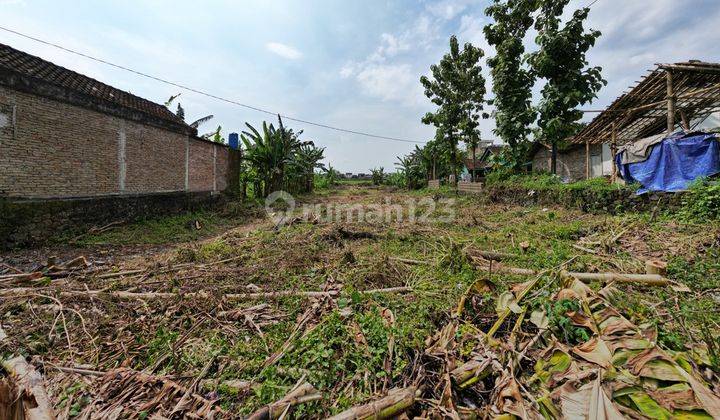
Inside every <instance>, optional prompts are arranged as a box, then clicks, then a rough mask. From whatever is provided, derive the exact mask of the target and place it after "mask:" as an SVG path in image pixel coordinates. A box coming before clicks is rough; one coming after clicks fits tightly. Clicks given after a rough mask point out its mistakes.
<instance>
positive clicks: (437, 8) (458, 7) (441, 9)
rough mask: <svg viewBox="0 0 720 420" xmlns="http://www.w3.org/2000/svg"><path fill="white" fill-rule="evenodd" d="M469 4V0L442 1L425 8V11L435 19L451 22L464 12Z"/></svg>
mask: <svg viewBox="0 0 720 420" xmlns="http://www.w3.org/2000/svg"><path fill="white" fill-rule="evenodd" d="M470 3H472V1H471V0H442V1H437V2H434V3H432V4H430V5H428V6H426V9H427V11H428V12H430V14H432V15H433V16H435V17H438V18H440V19H444V20H451V19H453V18H455V17H456V16H457V15H459V14H460V13H462V12H463V11H465V9H467V7H468V6H469V5H470Z"/></svg>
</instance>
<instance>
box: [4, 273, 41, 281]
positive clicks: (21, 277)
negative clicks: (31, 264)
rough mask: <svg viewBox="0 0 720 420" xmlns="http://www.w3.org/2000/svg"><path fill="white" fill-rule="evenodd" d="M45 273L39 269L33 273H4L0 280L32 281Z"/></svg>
mask: <svg viewBox="0 0 720 420" xmlns="http://www.w3.org/2000/svg"><path fill="white" fill-rule="evenodd" d="M42 276H43V274H42V273H41V272H39V271H35V272H33V273H18V274H3V275H0V281H8V280H17V281H31V280H37V279H39V278H42Z"/></svg>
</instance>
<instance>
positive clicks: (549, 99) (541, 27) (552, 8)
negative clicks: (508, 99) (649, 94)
mask: <svg viewBox="0 0 720 420" xmlns="http://www.w3.org/2000/svg"><path fill="white" fill-rule="evenodd" d="M569 2H570V0H540V1H539V6H540V8H539V14H538V17H537V18H536V20H535V29H536V30H537V31H538V36H537V38H536V41H535V42H536V43H537V45H538V50H537V51H533V52H531V53H529V54H528V55H527V60H528V63H529V64H530V68H531V69H532V72H533V73H534V74H535V75H536V76H537V77H538V78H539V79H543V80H544V81H545V85H544V86H543V88H542V91H541V94H542V98H541V99H540V103H539V104H538V105H537V113H538V121H537V125H538V130H537V132H536V135H535V138H536V139H538V140H542V141H545V142H547V143H549V144H550V145H551V146H552V156H551V163H550V167H551V172H552V173H556V172H555V169H556V168H555V166H556V161H557V150H558V144H559V143H560V142H561V141H563V140H565V139H567V138H568V137H570V136H572V135H573V134H575V133H576V132H577V130H578V128H579V125H578V121H580V119H581V118H582V116H583V113H582V111H580V110H578V108H579V107H580V106H583V105H585V104H587V103H589V102H591V101H592V100H593V99H594V98H596V97H597V92H598V91H599V90H600V88H601V87H602V86H604V85H605V84H607V82H606V81H605V80H604V79H603V78H602V75H601V74H600V72H601V70H602V69H601V68H600V67H587V66H588V61H587V58H586V54H587V52H588V51H589V50H590V48H592V47H593V45H595V41H596V40H597V38H598V37H600V31H596V30H589V31H585V28H584V23H585V20H586V19H587V17H588V14H589V13H590V8H588V7H585V8H582V9H578V10H576V11H575V12H574V13H573V14H572V17H571V18H570V19H569V20H568V21H567V22H564V25H563V19H562V16H563V13H564V12H565V7H566V6H567V4H568V3H569Z"/></svg>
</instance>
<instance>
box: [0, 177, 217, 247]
mask: <svg viewBox="0 0 720 420" xmlns="http://www.w3.org/2000/svg"><path fill="white" fill-rule="evenodd" d="M223 197H224V196H223V195H218V194H212V193H211V192H209V191H203V192H195V193H186V192H184V191H181V192H170V193H154V194H125V195H113V196H104V197H92V198H81V199H77V198H76V199H43V200H8V199H2V198H0V250H2V249H11V248H16V247H27V246H33V245H41V244H44V243H46V242H48V241H49V240H51V239H53V238H54V239H57V237H58V235H60V234H65V235H69V236H70V237H72V235H75V234H79V233H82V232H87V230H88V229H89V228H90V227H93V226H104V225H106V224H108V223H110V222H129V221H133V220H138V219H143V218H149V217H158V216H162V215H166V214H173V213H178V212H183V211H195V210H200V209H207V208H212V207H215V206H216V205H218V204H220V203H222V202H223Z"/></svg>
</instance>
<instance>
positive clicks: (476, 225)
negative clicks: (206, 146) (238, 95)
mask: <svg viewBox="0 0 720 420" xmlns="http://www.w3.org/2000/svg"><path fill="white" fill-rule="evenodd" d="M502 182H512V183H524V185H526V186H527V185H533V186H534V187H543V186H545V187H546V188H556V187H559V185H561V184H559V183H558V182H557V181H556V180H555V178H553V177H550V176H547V175H545V176H537V177H535V178H533V179H531V180H524V181H523V180H521V179H520V178H518V177H516V176H515V177H508V178H507V179H505V180H503V181H502ZM528 183H530V184H528ZM560 188H565V187H560ZM389 194H391V198H392V202H394V203H402V202H405V200H408V199H410V198H415V199H417V198H420V197H428V194H430V193H429V192H428V191H426V190H421V191H414V192H412V193H404V192H400V191H395V192H390V191H389V190H388V189H385V188H382V187H380V188H377V187H373V188H361V187H357V186H352V187H351V186H342V187H340V188H333V189H330V190H328V191H327V195H326V196H325V197H324V199H326V200H330V201H331V202H332V201H336V202H341V203H347V202H348V200H350V199H351V197H352V200H355V201H354V204H358V203H362V204H366V205H369V204H381V203H383V202H384V199H385V197H386V196H388V195H389ZM431 194H432V195H433V196H435V197H437V196H440V197H442V196H443V195H445V194H447V195H448V196H450V197H453V198H454V199H455V206H456V207H455V214H456V219H455V220H454V221H453V222H452V223H446V222H440V221H437V222H431V223H430V224H428V225H410V224H400V223H398V224H395V223H393V224H389V225H386V224H384V223H382V224H372V223H353V224H342V225H341V224H336V223H329V224H323V223H319V224H311V223H296V224H292V225H290V226H285V227H281V228H279V229H272V228H265V227H260V228H258V229H256V230H253V231H251V232H247V231H243V232H240V231H229V232H227V233H225V234H223V236H222V237H221V238H217V239H215V240H211V241H206V242H203V243H200V244H194V245H187V244H183V245H181V246H179V247H176V248H175V249H172V250H170V251H168V252H167V253H166V254H161V255H159V256H158V258H157V260H161V261H171V262H172V264H176V263H180V262H195V263H207V262H217V261H220V260H223V259H225V258H229V257H234V256H237V257H239V259H237V260H233V261H232V262H229V263H224V264H216V265H212V266H208V267H206V268H203V269H201V270H195V271H192V270H193V269H192V268H190V269H188V270H191V271H189V272H170V273H162V272H157V273H155V274H154V275H153V276H152V277H150V278H138V279H134V280H133V279H131V278H126V279H118V280H116V281H111V282H108V280H100V279H94V278H89V279H86V280H83V283H82V285H78V284H72V285H70V286H71V287H73V288H79V289H78V290H83V288H84V287H85V286H84V285H87V287H88V288H89V289H100V288H104V287H108V288H110V289H111V290H126V289H128V288H129V287H139V288H142V289H141V290H143V291H163V292H178V296H177V298H172V299H162V300H156V301H147V302H142V301H139V300H138V301H114V300H112V299H111V298H106V297H103V298H102V299H100V298H96V299H94V300H92V299H89V298H85V297H78V299H77V300H76V301H74V302H73V308H74V309H75V310H78V311H80V312H81V313H82V314H83V316H84V317H85V319H90V317H91V316H92V313H94V312H92V311H95V310H96V309H93V308H99V309H100V310H101V311H102V312H103V315H102V316H96V317H95V318H93V319H94V321H93V323H87V324H86V325H85V326H84V327H83V325H82V324H81V322H80V319H79V318H78V317H76V316H74V315H73V314H72V313H69V312H68V313H67V315H66V316H67V320H66V323H67V325H68V327H67V331H68V333H69V334H70V337H71V340H72V342H73V343H74V352H73V353H72V354H71V353H69V352H68V348H67V346H66V345H65V344H64V343H65V341H64V339H62V340H60V339H58V340H56V341H55V342H54V345H50V342H49V338H48V337H49V336H48V325H52V324H53V323H52V321H53V319H54V316H55V314H54V313H53V312H51V311H42V312H38V315H37V316H38V317H40V320H39V321H38V322H35V321H31V322H29V321H28V320H35V319H36V318H34V317H31V316H28V312H27V311H28V309H27V308H28V305H26V304H24V303H22V302H21V301H20V300H19V299H14V300H8V301H7V302H6V303H5V305H4V306H2V307H0V309H2V311H3V313H4V314H6V320H5V321H4V326H5V327H6V330H7V331H8V332H9V333H10V334H11V338H10V339H11V340H12V341H11V345H13V346H14V347H13V348H18V349H22V351H23V352H24V353H27V354H33V355H38V356H42V357H44V358H46V359H47V360H57V361H58V362H57V363H60V362H66V361H68V362H67V363H69V360H73V362H74V363H77V364H80V363H92V364H94V365H95V366H97V369H99V370H107V369H112V368H114V367H116V366H117V365H118V364H119V363H121V362H122V363H124V364H125V366H129V367H132V368H133V369H137V370H143V369H145V370H147V371H148V372H152V373H154V374H170V375H187V374H190V375H197V374H198V372H201V371H202V370H203V369H204V367H205V366H211V367H210V368H209V370H208V372H207V374H206V376H205V377H204V379H206V380H207V381H208V385H207V387H208V388H207V389H206V390H205V391H206V392H216V393H217V396H218V398H219V399H220V401H221V405H222V406H223V407H224V408H226V409H228V410H230V411H232V412H240V413H243V414H248V413H250V412H252V411H254V410H256V409H257V408H258V407H260V406H261V405H263V404H267V403H270V402H273V401H276V400H277V399H278V398H280V397H282V396H283V395H285V394H286V393H287V392H288V391H289V390H290V389H291V388H292V387H293V386H294V385H295V384H296V383H297V382H298V381H299V380H300V379H301V378H305V379H306V380H308V381H309V382H310V383H311V384H312V385H313V386H315V387H316V388H317V389H318V390H319V391H320V392H321V393H322V394H323V399H322V400H320V401H316V402H312V403H309V404H303V405H300V406H298V408H297V411H295V415H297V416H299V417H322V416H327V415H330V414H333V413H337V412H339V411H341V410H343V409H344V408H347V407H350V406H352V405H355V404H358V403H360V402H363V401H367V399H369V398H371V397H372V396H373V395H375V394H376V390H378V389H382V387H383V384H386V383H387V386H388V387H392V386H398V385H399V384H400V383H402V381H403V380H404V378H407V377H409V376H410V375H412V369H413V367H414V366H415V367H417V365H415V364H414V363H415V360H416V359H417V357H420V354H421V353H422V352H424V349H425V348H426V344H425V340H426V339H427V338H428V337H430V336H432V335H433V334H435V333H436V332H437V331H438V329H439V328H440V327H442V326H443V325H445V324H446V323H447V322H449V321H450V320H451V319H456V320H457V319H458V318H455V317H453V315H452V314H453V313H455V311H456V310H457V305H458V301H459V299H460V297H461V296H463V295H464V294H465V292H466V291H467V290H468V289H469V288H470V287H471V286H474V285H475V284H476V283H477V282H480V283H481V284H485V285H487V287H488V289H487V290H486V291H484V292H482V293H478V294H477V295H474V296H473V297H472V298H469V299H467V301H466V302H465V303H464V311H465V312H464V316H463V317H462V318H460V320H461V321H460V323H459V324H460V325H459V327H458V332H457V335H456V340H457V343H458V348H459V349H461V351H462V352H463V354H466V355H468V356H469V355H470V354H471V352H472V350H473V348H474V346H475V343H476V340H477V339H476V335H475V332H476V331H477V329H481V330H483V331H487V330H488V329H489V328H490V326H491V325H492V323H493V322H494V320H495V319H496V316H497V315H496V304H497V302H496V301H497V300H498V299H497V298H498V296H501V295H503V293H504V292H505V291H507V290H509V289H510V288H512V287H513V286H514V285H517V284H519V283H521V282H524V281H527V280H528V277H527V276H517V275H508V274H498V273H493V274H489V273H487V272H485V271H483V270H481V269H479V267H477V266H476V265H475V264H473V263H472V262H471V261H469V260H468V258H467V254H468V253H469V252H470V250H472V249H478V250H494V251H502V252H508V253H512V254H514V255H515V256H514V257H512V258H509V259H506V260H505V261H503V264H506V265H507V266H514V267H521V268H529V269H534V270H549V271H548V272H549V273H552V272H553V271H554V270H557V267H559V266H560V265H562V264H567V269H568V270H572V271H615V272H618V271H619V272H631V273H637V272H642V270H643V269H644V266H643V263H642V259H644V258H647V257H648V256H653V257H654V258H660V259H666V260H667V261H668V263H669V266H668V277H669V278H671V279H673V280H676V281H678V282H681V283H683V284H685V285H687V286H688V287H689V288H690V289H691V290H692V292H691V293H677V292H675V291H673V290H671V289H670V288H659V287H656V288H647V287H639V286H635V285H616V286H615V290H614V292H613V294H612V302H613V305H614V306H615V307H616V308H618V310H620V311H621V312H622V314H623V315H625V316H626V317H628V319H630V320H631V321H633V322H634V323H636V324H638V325H640V324H654V325H655V326H656V328H657V332H658V342H659V343H660V344H661V345H662V346H664V347H665V348H667V349H670V350H678V351H679V350H685V349H686V346H687V345H693V346H704V345H707V347H708V348H709V349H713V348H715V349H716V348H718V346H720V343H718V342H717V338H715V337H714V335H713V334H712V331H714V329H716V326H717V325H718V323H720V312H718V311H717V303H716V301H715V297H714V293H715V292H714V290H715V289H716V288H717V284H718V282H720V254H719V252H720V251H718V248H717V246H716V245H712V244H713V243H714V242H713V241H716V240H717V235H718V234H719V233H720V231H719V230H718V229H720V227H718V226H717V224H712V223H703V224H700V223H668V221H667V219H665V216H664V215H658V217H657V218H656V219H655V220H654V221H652V222H650V221H649V219H650V217H649V215H648V214H622V215H616V216H611V215H607V214H604V215H592V214H587V213H582V212H579V211H577V210H570V209H566V208H562V207H552V208H550V209H544V208H542V207H537V206H523V207H520V206H509V205H492V204H487V203H486V202H484V201H483V198H482V197H479V196H471V195H460V196H456V195H455V194H454V192H452V190H450V189H447V188H446V189H441V190H438V191H433V192H432V193H431ZM194 217H198V216H197V215H195V216H194ZM213 217H220V216H217V215H215V216H213ZM177 224H179V225H182V223H177ZM182 228H183V229H184V226H182ZM125 229H132V230H138V231H139V230H140V229H141V228H140V226H138V227H132V226H126V227H121V228H118V231H117V232H106V233H105V234H104V235H109V234H111V233H113V234H116V235H118V236H116V238H117V239H120V237H121V236H122V235H127V234H129V232H131V231H132V230H125ZM626 229H628V230H627V231H626V232H623V231H624V230H626ZM620 232H622V235H620V237H619V239H613V238H616V237H618V234H619V233H620ZM120 234H122V235H120ZM584 239H586V240H587V241H588V243H593V244H597V245H587V244H586V245H585V246H586V247H588V246H593V247H595V249H596V252H598V253H597V254H593V253H587V252H583V251H579V250H578V249H576V248H574V247H573V245H574V244H577V243H584V242H583V240H584ZM525 242H526V243H527V245H528V246H527V247H525V246H522V245H521V244H522V243H525ZM392 257H401V258H406V259H411V260H416V261H424V262H426V263H427V264H405V263H401V262H398V261H394V260H392ZM556 279H557V277H556V276H554V275H551V274H548V275H547V276H543V277H542V278H541V283H540V284H539V285H538V287H537V288H536V289H535V292H534V293H532V294H531V295H529V296H528V298H527V304H528V305H529V312H528V316H529V313H530V312H532V311H534V310H537V309H547V312H546V313H547V314H548V315H547V317H548V320H547V322H548V325H549V328H551V329H552V330H553V332H554V333H555V335H556V336H557V337H558V338H559V339H561V340H562V341H564V342H565V343H566V344H568V345H572V344H575V343H578V342H581V341H583V340H584V339H585V338H586V334H587V331H586V330H585V329H584V328H583V327H580V326H577V325H575V324H574V323H573V322H571V320H570V317H569V316H568V312H572V311H573V310H576V309H577V308H578V307H577V302H576V301H573V300H569V299H566V300H560V301H557V302H552V303H550V304H549V308H546V303H548V299H549V296H550V293H551V291H552V290H555V288H556V286H557V285H556V284H554V283H553V282H555V281H556ZM328 284H335V285H338V286H339V287H341V289H340V292H339V295H338V296H337V297H336V298H335V300H334V302H335V304H336V306H335V304H333V305H328V306H327V307H326V308H324V309H322V310H319V312H318V315H317V316H314V317H312V321H311V322H309V323H308V324H307V325H308V328H307V329H305V328H302V329H301V333H300V334H296V335H293V332H294V330H295V328H296V325H297V322H298V319H300V318H301V317H302V315H303V314H304V313H305V312H306V311H307V310H308V309H310V308H311V307H312V302H313V301H310V300H308V299H306V298H301V297H295V296H288V297H282V298H279V299H263V300H259V301H255V300H253V301H248V300H240V301H228V300H221V299H220V297H219V294H220V293H242V292H245V291H250V290H257V288H260V290H262V291H280V290H303V291H313V290H322V288H323V287H324V286H325V285H328ZM70 286H68V287H70ZM394 286H410V287H411V288H412V292H409V293H404V294H398V293H396V294H391V293H387V294H372V295H368V294H361V293H359V292H358V291H362V290H367V289H372V288H382V287H394ZM591 286H592V287H593V288H595V289H597V288H599V285H598V284H593V285H591ZM200 291H202V292H205V293H207V295H206V296H194V297H192V298H191V297H189V296H183V295H182V294H183V293H185V292H200ZM47 293H50V291H48V292H47ZM36 302H37V303H38V304H40V303H48V304H50V303H52V301H50V300H48V299H44V300H41V299H39V298H38V299H37V301H36ZM64 303H67V304H69V302H64ZM260 303H267V306H266V307H265V309H264V310H265V311H266V312H264V316H266V317H267V319H269V321H265V322H267V323H262V322H261V321H263V320H265V319H266V318H253V317H252V316H250V319H251V320H253V321H252V322H253V323H256V324H255V325H257V326H258V327H259V328H260V330H261V331H262V333H259V332H258V329H257V328H255V327H253V324H252V323H249V322H247V321H246V318H244V317H243V316H242V315H240V316H238V317H237V318H234V317H231V316H229V315H220V313H221V312H224V313H232V312H233V311H241V310H244V309H247V308H251V307H253V306H256V305H258V304H260ZM388 311H390V312H391V313H392V314H393V316H394V322H392V321H391V320H390V319H391V318H390V317H389V316H388ZM17 325H22V326H23V327H22V329H18V328H17ZM126 325H127V326H126ZM84 328H85V329H87V330H88V332H89V334H91V335H93V336H96V337H99V338H101V339H98V340H96V341H95V342H96V344H97V346H98V347H99V349H98V351H99V353H98V354H99V355H100V357H99V358H96V356H95V353H94V351H93V347H92V345H91V343H90V341H89V340H84V339H83V337H85V336H86V333H85V331H84ZM510 328H512V323H508V324H505V325H503V326H501V329H500V331H498V334H499V335H500V334H507V333H508V331H509V329H510ZM15 331H22V333H21V334H16V333H14V332H15ZM708 331H709V332H708ZM54 334H55V335H57V337H61V338H64V334H65V327H64V326H63V324H62V323H60V322H58V323H57V324H56V327H55V332H54ZM390 337H392V338H393V340H394V343H395V347H394V350H393V354H392V358H391V359H389V350H388V344H387V343H388V341H389V338H390ZM474 340H475V341H474ZM288 341H289V342H290V343H291V345H290V346H289V347H288V348H287V349H286V351H285V352H284V354H283V355H282V357H280V358H279V359H278V360H277V362H276V363H274V364H272V365H269V366H267V367H264V365H265V363H266V360H267V359H268V358H269V357H270V356H271V355H272V354H274V353H276V352H278V351H279V350H280V349H282V348H283V346H284V344H285V343H286V342H288ZM710 354H713V353H712V352H710ZM709 357H710V356H709ZM213 360H214V362H213ZM388 360H391V361H392V363H391V364H390V366H389V368H388V367H387V365H386V361H388ZM712 360H715V362H713V363H714V365H713V366H715V369H717V370H718V371H720V366H718V363H717V358H715V359H712ZM233 380H242V381H248V382H250V383H253V384H254V385H253V386H252V387H251V388H250V389H245V390H238V389H237V388H236V387H232V386H230V385H228V384H229V383H230V382H226V381H233ZM86 392H89V391H87V390H80V389H78V390H77V394H76V395H75V397H74V399H73V403H74V402H76V401H86V400H85V399H83V398H84V397H85V396H87V394H84V393H86Z"/></svg>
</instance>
